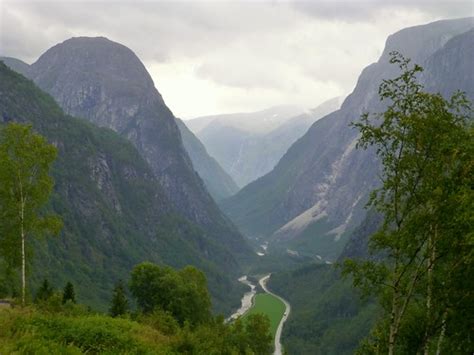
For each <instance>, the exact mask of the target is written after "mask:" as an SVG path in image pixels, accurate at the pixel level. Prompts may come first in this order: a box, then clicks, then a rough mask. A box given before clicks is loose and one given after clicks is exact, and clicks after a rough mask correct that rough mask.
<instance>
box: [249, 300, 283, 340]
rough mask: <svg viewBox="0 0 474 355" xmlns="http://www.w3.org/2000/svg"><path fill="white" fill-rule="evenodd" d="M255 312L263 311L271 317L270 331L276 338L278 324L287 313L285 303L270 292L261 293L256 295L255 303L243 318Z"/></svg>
mask: <svg viewBox="0 0 474 355" xmlns="http://www.w3.org/2000/svg"><path fill="white" fill-rule="evenodd" d="M255 313H263V314H265V315H267V316H268V318H269V319H270V332H271V334H272V337H273V338H275V333H276V330H277V328H278V324H280V320H281V318H282V317H283V314H284V313H285V304H284V303H283V302H282V301H280V300H279V299H278V298H276V297H275V296H272V295H270V294H268V293H259V294H257V295H256V296H255V299H254V305H253V306H252V308H250V309H249V310H248V311H247V313H245V314H244V316H243V319H245V317H247V316H249V315H250V314H255Z"/></svg>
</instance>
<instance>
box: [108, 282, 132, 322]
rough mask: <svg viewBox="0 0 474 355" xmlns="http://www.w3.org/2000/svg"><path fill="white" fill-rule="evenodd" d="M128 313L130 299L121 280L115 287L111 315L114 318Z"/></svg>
mask: <svg viewBox="0 0 474 355" xmlns="http://www.w3.org/2000/svg"><path fill="white" fill-rule="evenodd" d="M127 312H128V299H127V295H126V294H125V286H124V284H123V282H122V280H120V281H119V282H117V284H116V285H115V287H114V291H113V295H112V302H111V306H110V310H109V314H110V315H111V316H112V317H117V316H121V315H124V314H125V313H127Z"/></svg>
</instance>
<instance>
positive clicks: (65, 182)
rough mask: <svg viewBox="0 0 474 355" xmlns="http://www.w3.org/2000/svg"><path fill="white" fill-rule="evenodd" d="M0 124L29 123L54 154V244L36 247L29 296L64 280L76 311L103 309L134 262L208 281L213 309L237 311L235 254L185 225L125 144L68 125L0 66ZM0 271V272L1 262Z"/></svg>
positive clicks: (43, 97) (78, 124)
mask: <svg viewBox="0 0 474 355" xmlns="http://www.w3.org/2000/svg"><path fill="white" fill-rule="evenodd" d="M0 115H1V116H0V120H1V122H2V124H4V123H7V122H11V121H14V122H19V123H27V124H31V125H32V126H33V129H34V130H35V131H37V132H39V133H40V134H42V135H44V136H45V137H47V139H48V141H49V142H51V143H52V144H54V145H55V146H56V147H57V148H58V158H57V160H56V162H55V164H54V167H53V171H52V174H53V177H54V180H55V187H54V192H53V196H52V199H51V203H50V206H48V208H50V209H52V210H54V212H56V213H57V214H59V215H60V216H61V218H62V219H63V222H64V228H63V230H62V233H61V236H60V237H59V238H52V239H47V241H46V242H38V243H35V245H34V254H35V257H34V259H33V260H34V265H33V267H32V268H31V272H32V278H31V280H32V284H33V285H32V286H33V289H35V287H36V286H37V285H39V283H40V282H41V281H42V279H43V278H48V279H49V280H50V281H51V282H52V283H53V284H54V285H55V286H56V287H63V286H64V284H65V283H66V281H72V282H73V283H74V284H75V287H76V293H77V296H78V298H79V300H81V301H82V302H84V303H86V304H88V305H90V306H92V307H94V308H97V309H102V310H104V309H106V307H107V305H108V302H109V301H110V295H111V291H112V288H113V285H114V283H115V282H116V281H117V280H119V279H126V278H127V275H128V274H129V272H130V270H131V268H132V267H133V266H134V265H135V264H137V263H139V262H142V261H146V260H148V261H152V262H156V263H165V264H169V265H172V266H175V267H183V266H185V265H188V264H192V265H196V266H197V267H199V268H201V269H203V270H204V271H205V272H206V275H207V277H208V282H209V286H210V290H211V293H212V296H213V300H214V305H215V309H216V310H218V311H221V312H224V311H229V310H230V308H231V307H232V306H235V305H238V303H239V295H240V293H239V290H240V287H239V286H238V285H237V282H236V281H232V280H233V279H235V278H236V277H237V276H238V273H239V265H238V263H237V261H236V260H235V257H234V255H233V253H231V252H230V251H229V249H228V248H227V247H226V246H225V244H224V243H221V242H219V241H218V240H216V239H215V238H213V237H212V236H211V235H209V234H208V233H207V232H205V231H204V230H203V229H202V228H200V227H199V226H197V225H195V224H194V223H192V222H189V221H188V220H186V219H185V218H183V217H182V216H181V215H180V214H179V212H178V211H177V210H176V208H175V207H174V206H173V204H172V203H171V202H170V201H169V199H168V197H167V196H166V194H165V191H164V189H163V188H162V187H161V185H160V183H159V181H158V179H157V178H156V177H155V174H154V173H153V170H152V169H151V168H150V166H149V164H148V163H147V162H146V161H145V159H144V158H142V157H141V155H140V154H139V152H138V151H137V149H136V148H135V147H134V146H133V145H132V144H131V143H130V142H129V141H128V140H126V139H125V138H122V137H120V136H119V135H118V134H116V133H115V132H113V131H112V130H110V129H105V128H98V127H96V126H94V125H92V124H91V123H89V122H87V121H86V120H83V119H77V118H74V117H71V116H67V115H66V114H64V113H63V111H62V110H61V108H59V106H58V105H57V104H56V102H55V101H54V100H53V98H52V97H51V96H49V95H48V94H46V93H44V92H42V91H41V90H40V89H39V88H37V87H36V86H35V85H34V84H33V82H32V81H30V80H27V79H26V78H24V77H23V76H21V75H20V74H17V73H15V72H13V71H12V70H10V69H8V68H7V66H5V65H4V64H3V63H1V62H0ZM0 267H1V263H0Z"/></svg>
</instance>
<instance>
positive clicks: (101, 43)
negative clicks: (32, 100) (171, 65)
mask: <svg viewBox="0 0 474 355" xmlns="http://www.w3.org/2000/svg"><path fill="white" fill-rule="evenodd" d="M28 75H29V77H30V78H31V79H33V81H34V82H35V83H36V84H37V85H38V86H39V87H40V88H42V89H43V90H45V91H46V92H48V93H49V94H51V95H52V96H53V97H54V98H55V100H56V101H57V102H58V103H59V105H60V106H61V107H62V108H63V109H64V110H65V112H66V113H68V114H71V115H74V116H77V117H82V118H85V119H87V120H89V121H91V122H92V123H94V124H96V125H98V126H101V127H107V128H110V129H112V130H114V131H115V132H117V133H119V134H120V135H121V136H123V137H125V138H127V139H128V140H129V141H130V142H132V144H133V145H134V146H135V147H136V148H137V150H138V151H139V153H140V155H141V156H142V157H143V158H144V159H145V160H146V161H147V163H148V164H149V165H150V167H151V169H152V171H153V173H154V174H155V176H156V177H157V179H158V181H159V183H160V184H161V186H162V187H163V190H164V193H165V194H166V196H167V197H168V199H169V200H170V201H171V202H172V204H173V205H174V207H175V208H176V210H177V211H178V212H179V213H180V214H182V215H183V216H185V217H186V218H188V219H190V220H191V221H192V222H195V223H197V224H198V225H199V226H201V227H202V228H203V229H204V230H205V231H206V232H207V233H208V234H209V235H210V236H212V237H213V238H214V239H215V240H216V242H219V243H223V244H224V245H226V246H227V247H228V248H230V250H232V251H234V252H235V253H237V254H243V255H247V254H248V252H249V249H248V247H247V245H246V243H245V241H244V240H243V238H242V237H241V235H240V234H239V232H238V231H237V229H236V228H235V227H234V226H233V224H232V223H231V222H230V221H229V220H228V219H227V218H226V217H225V216H224V215H223V214H222V213H221V212H220V210H219V209H218V207H217V205H216V204H215V202H214V200H213V199H212V198H211V196H210V195H209V193H208V192H207V190H206V188H205V186H204V184H203V182H202V181H201V179H200V177H199V176H198V174H197V173H196V172H195V171H194V168H193V165H192V163H191V160H190V159H189V157H188V155H187V153H186V151H185V149H184V147H183V143H182V140H181V135H180V132H179V129H178V126H177V124H176V121H175V118H174V116H173V114H172V113H171V111H170V110H169V109H168V107H167V106H166V105H165V103H164V101H163V99H162V97H161V95H160V94H159V93H158V91H157V90H156V89H155V87H154V83H153V81H152V79H151V77H150V75H149V74H148V72H147V71H146V69H145V67H144V66H143V64H142V63H141V62H140V60H139V59H138V57H137V56H136V55H135V54H134V53H133V52H132V51H131V50H130V49H128V48H126V47H125V46H123V45H120V44H118V43H115V42H112V41H110V40H108V39H106V38H103V37H97V38H89V37H78V38H72V39H69V40H67V41H65V42H63V43H60V44H58V45H56V46H54V47H52V48H50V49H49V50H47V51H46V52H45V53H44V54H43V55H42V56H41V57H40V58H39V59H38V60H37V61H36V62H35V63H34V64H32V65H31V66H30V67H29V72H28Z"/></svg>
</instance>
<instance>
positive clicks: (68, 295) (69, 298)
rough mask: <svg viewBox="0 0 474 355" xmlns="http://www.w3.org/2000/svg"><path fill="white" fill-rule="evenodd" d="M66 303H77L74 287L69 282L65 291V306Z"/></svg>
mask: <svg viewBox="0 0 474 355" xmlns="http://www.w3.org/2000/svg"><path fill="white" fill-rule="evenodd" d="M66 302H71V303H76V293H75V291H74V285H73V284H72V283H71V282H69V281H68V283H67V284H66V286H64V290H63V304H64V303H66Z"/></svg>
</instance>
